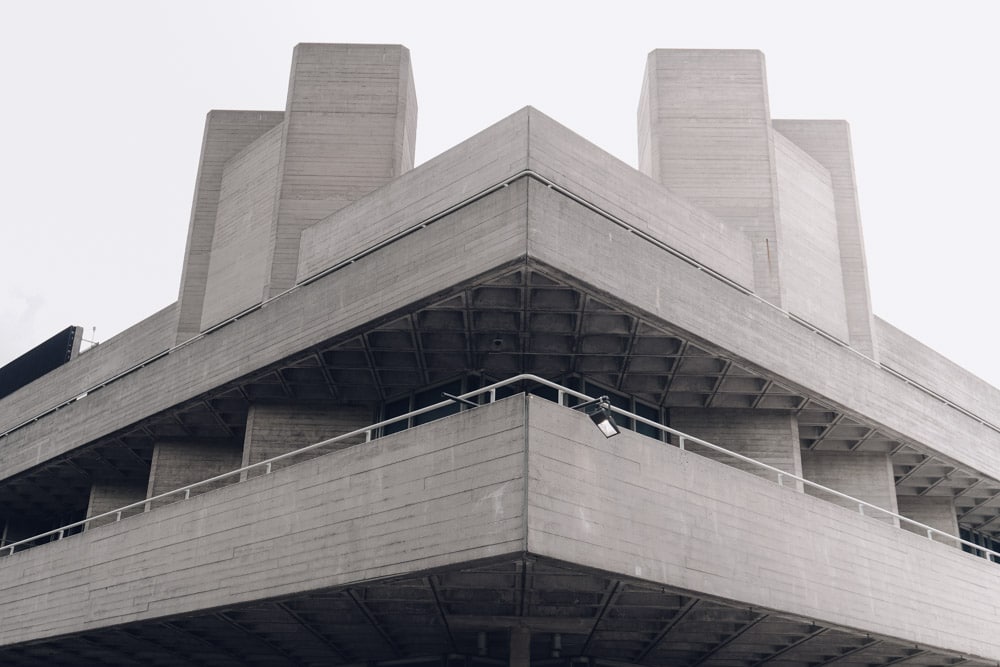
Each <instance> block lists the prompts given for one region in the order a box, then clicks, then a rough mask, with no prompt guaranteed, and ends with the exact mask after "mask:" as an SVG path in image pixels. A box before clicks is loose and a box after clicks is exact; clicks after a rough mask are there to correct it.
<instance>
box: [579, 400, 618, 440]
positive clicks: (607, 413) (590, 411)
mask: <svg viewBox="0 0 1000 667" xmlns="http://www.w3.org/2000/svg"><path fill="white" fill-rule="evenodd" d="M573 409H574V410H586V412H587V416H589V417H590V421H592V422H594V424H595V425H596V426H597V428H599V429H601V433H603V434H604V437H605V438H610V437H611V436H614V435H618V434H619V433H621V431H620V430H619V429H618V425H617V424H615V420H614V418H613V417H612V416H611V401H609V400H608V397H607V396H601V397H600V398H595V399H594V400H592V401H587V402H586V403H581V404H580V405H576V406H574V407H573Z"/></svg>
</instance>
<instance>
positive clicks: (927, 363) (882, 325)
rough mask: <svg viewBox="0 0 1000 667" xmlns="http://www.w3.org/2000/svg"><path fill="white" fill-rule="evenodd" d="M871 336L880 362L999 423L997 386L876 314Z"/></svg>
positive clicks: (999, 392)
mask: <svg viewBox="0 0 1000 667" xmlns="http://www.w3.org/2000/svg"><path fill="white" fill-rule="evenodd" d="M875 336H876V338H875V340H876V343H877V345H878V346H879V360H880V361H881V362H882V363H883V364H885V365H886V366H888V367H889V368H891V369H893V370H895V371H897V372H899V373H902V374H903V375H906V376H907V377H909V378H912V379H913V380H915V381H917V382H919V383H920V384H922V385H924V386H925V387H928V388H929V389H932V390H933V391H936V392H937V393H939V394H941V395H942V396H944V397H945V398H947V399H948V400H951V401H954V402H955V403H956V404H958V405H961V406H962V407H964V408H966V409H968V410H971V411H972V412H975V413H976V414H977V415H981V416H982V417H983V418H985V419H989V420H990V421H992V422H993V423H995V424H1000V389H997V388H996V387H994V386H993V385H991V384H990V383H989V382H986V381H985V380H982V379H980V378H979V377H977V376H976V375H974V374H973V373H971V372H970V371H967V370H966V369H964V368H962V367H961V366H959V365H958V364H956V363H955V362H954V361H952V360H950V359H948V358H947V357H945V356H944V355H942V354H941V353H940V352H937V351H935V350H933V349H931V348H929V347H927V346H926V345H924V344H923V343H921V342H920V341H918V340H917V339H916V338H913V337H912V336H910V335H909V334H907V333H906V332H904V331H901V330H899V329H897V328H896V327H894V326H893V325H891V324H889V323H888V322H886V321H885V320H883V319H881V318H879V317H876V318H875Z"/></svg>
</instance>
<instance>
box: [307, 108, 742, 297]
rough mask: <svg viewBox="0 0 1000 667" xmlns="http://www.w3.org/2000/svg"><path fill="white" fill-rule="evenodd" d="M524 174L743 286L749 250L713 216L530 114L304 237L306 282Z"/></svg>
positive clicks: (484, 134) (485, 134)
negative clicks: (530, 173) (537, 176)
mask: <svg viewBox="0 0 1000 667" xmlns="http://www.w3.org/2000/svg"><path fill="white" fill-rule="evenodd" d="M524 169H531V170H532V171H534V172H537V173H538V174H540V175H541V176H542V177H544V178H547V179H550V180H552V181H553V182H554V183H555V184H557V185H559V186H561V187H565V188H566V189H568V190H570V191H571V192H573V194H574V195H577V196H580V197H582V198H584V199H587V200H588V201H591V202H592V203H593V204H594V205H595V206H598V207H599V208H601V209H602V210H606V211H607V212H608V213H610V214H611V215H614V216H618V217H620V218H622V219H623V220H624V221H625V222H627V223H628V224H630V225H633V226H635V227H636V228H637V229H639V230H641V231H643V232H645V233H647V234H649V235H650V236H653V237H655V238H656V239H657V240H659V241H661V242H663V243H665V244H667V245H669V246H671V247H673V248H675V249H676V250H678V251H679V252H681V253H684V254H685V255H688V256H689V257H691V258H693V259H695V260H696V261H698V262H701V263H703V264H705V265H706V266H708V267H710V268H712V269H713V270H715V271H718V272H719V273H721V274H723V275H725V276H726V277H727V278H729V279H730V280H733V281H735V282H737V283H740V284H741V285H743V286H745V287H747V288H752V287H753V263H752V257H751V248H750V242H749V241H748V240H747V238H746V237H745V236H744V235H743V234H741V233H740V232H738V231H736V230H733V229H731V228H730V227H728V226H726V225H725V224H723V223H722V222H721V221H719V220H717V219H715V218H713V217H712V216H711V215H709V214H708V213H706V212H705V211H703V210H701V209H699V208H697V207H696V206H693V205H692V204H689V203H687V202H686V201H684V200H682V199H681V198H679V197H677V196H676V195H674V194H672V193H671V192H670V191H669V190H668V189H667V188H665V187H663V186H662V185H660V184H659V183H656V182H655V181H653V180H651V179H650V178H648V177H646V176H644V175H642V174H641V173H639V172H637V171H636V170H635V169H633V168H632V167H630V166H629V165H627V164H625V163H624V162H621V161H619V160H617V159H616V158H614V157H613V156H611V155H609V154H608V153H606V152H604V151H603V150H601V149H600V148H598V147H597V146H595V145H593V144H591V143H590V142H589V141H587V140H585V139H583V138H582V137H580V136H578V135H576V134H574V133H573V132H572V131H570V130H568V129H567V128H565V127H563V126H562V125H560V124H559V123H557V122H556V121H554V120H552V119H551V118H549V117H548V116H546V115H545V114H543V113H541V112H539V111H538V110H536V109H532V108H531V107H526V108H524V109H522V110H520V111H518V112H517V113H515V114H512V115H511V116H509V117H507V118H505V119H504V120H502V121H500V122H499V123H497V124H495V125H493V126H491V127H490V128H487V129H486V130H484V131H483V132H480V133H479V134H477V135H475V136H474V137H472V138H470V139H468V140H467V141H464V142H462V143H461V144H459V145H458V146H456V147H455V148H452V149H451V150H449V151H447V152H445V153H442V154H441V155H439V156H437V157H436V158H434V159H432V160H430V161H429V162H427V163H425V164H423V165H421V166H420V167H418V168H417V169H415V170H413V171H412V172H410V173H407V174H404V175H403V176H402V177H400V178H398V179H396V180H394V181H393V182H392V183H390V184H388V185H387V186H385V187H383V188H381V189H379V190H378V191H376V192H373V193H372V194H371V195H369V196H368V197H365V198H362V199H361V200H359V201H357V202H356V203H354V204H352V205H350V206H347V207H345V208H344V209H342V210H340V211H338V212H336V213H334V214H333V215H331V216H330V217H328V218H326V219H325V220H322V221H320V222H318V223H316V224H315V225H313V226H312V227H310V228H308V229H306V230H305V231H304V232H303V234H302V244H301V249H300V264H299V275H298V280H299V281H300V282H301V281H302V280H305V279H306V278H308V277H310V276H312V275H315V274H316V273H319V272H320V271H322V270H323V269H325V268H327V267H329V266H333V265H335V264H336V263H337V262H340V261H343V260H345V259H347V258H349V257H351V256H352V255H354V254H356V253H358V252H361V251H363V250H364V249H366V248H369V247H371V246H372V245H374V244H376V243H379V242H382V241H384V240H386V239H388V238H390V237H392V236H393V235H394V234H398V233H399V232H401V231H403V230H405V229H407V228H408V227H410V226H412V225H414V224H416V223H419V222H421V221H422V220H424V219H426V218H428V217H430V216H432V215H434V214H436V213H438V212H440V211H443V210H446V209H447V208H448V207H450V206H455V205H457V204H459V203H461V202H462V201H464V200H465V199H467V198H468V197H470V196H472V195H474V194H476V193H478V192H481V191H483V190H485V189H486V188H489V187H491V186H493V185H495V184H497V183H499V182H501V181H503V180H505V179H508V178H511V177H513V176H515V175H516V174H518V173H520V172H521V171H522V170H524Z"/></svg>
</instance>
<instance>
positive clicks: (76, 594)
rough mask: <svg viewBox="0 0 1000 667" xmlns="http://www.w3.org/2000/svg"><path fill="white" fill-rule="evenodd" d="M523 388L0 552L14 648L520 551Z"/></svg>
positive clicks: (4, 639) (7, 629) (0, 629)
mask: <svg viewBox="0 0 1000 667" xmlns="http://www.w3.org/2000/svg"><path fill="white" fill-rule="evenodd" d="M524 418H525V417H524V398H523V397H522V396H517V397H513V398H510V399H507V400H505V401H500V402H497V403H494V404H492V405H490V406H484V407H482V408H478V409H477V410H475V411H467V412H464V413H461V414H459V415H454V416H452V417H449V418H447V419H444V420H440V421H437V422H432V423H430V424H427V425H425V426H422V427H418V428H414V429H411V430H409V431H405V432H402V433H398V434H396V435H393V436H389V437H386V438H382V439H379V440H376V441H373V442H371V443H368V444H364V445H359V446H356V447H352V448H350V449H346V450H342V451H339V452H335V453H333V454H329V455H326V456H321V457H319V458H315V459H312V460H310V461H309V462H308V463H306V464H304V465H297V466H290V467H288V468H284V469H282V470H280V471H277V472H275V473H272V474H271V475H268V476H266V477H257V478H254V479H252V480H249V481H247V482H244V483H241V484H235V485H232V486H228V487H225V488H223V489H219V490H216V491H213V492H210V493H207V494H204V495H201V496H198V497H196V498H192V499H191V500H188V501H184V502H178V503H175V504H173V505H169V506H166V507H163V508H158V509H155V510H153V511H151V512H148V513H145V514H141V515H138V516H135V517H131V518H128V519H124V520H122V521H121V522H120V523H116V524H111V525H106V526H101V527H99V528H94V529H93V530H89V531H87V532H86V533H84V534H82V535H76V536H73V537H71V538H68V539H66V540H63V541H61V542H55V543H51V544H47V545H43V546H40V547H36V548H34V549H31V550H28V551H24V552H21V553H17V554H14V555H13V556H9V557H5V558H0V599H3V606H2V615H0V619H2V623H0V645H6V644H14V643H19V642H23V641H28V640H32V639H39V638H43V637H52V636H57V635H62V634H68V633H74V632H82V631H86V630H90V629H94V628H100V627H108V626H111V625H117V624H120V623H128V622H132V621H138V620H143V619H153V618H161V617H165V616H171V615H177V614H183V613H187V612H195V611H198V610H203V609H207V608H212V607H217V606H221V605H232V604H238V603H240V602H247V601H253V600H260V599H264V598H271V597H276V596H289V595H293V594H295V593H300V592H303V591H311V590H317V589H323V588H330V587H336V586H343V585H348V584H352V583H358V582H362V581H367V580H372V579H379V578H385V577H390V576H394V575H398V574H401V573H407V572H414V571H419V570H423V569H428V568H433V567H442V566H446V565H450V564H453V563H457V562H467V561H471V560H476V559H479V558H489V557H494V556H498V555H504V554H513V553H519V552H521V551H522V550H523V547H524V515H523V511H522V510H523V506H524V488H523V478H524V446H525V438H524Z"/></svg>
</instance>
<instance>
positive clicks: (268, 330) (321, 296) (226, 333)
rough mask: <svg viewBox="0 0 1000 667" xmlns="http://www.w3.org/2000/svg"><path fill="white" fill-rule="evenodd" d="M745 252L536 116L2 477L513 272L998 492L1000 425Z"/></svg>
mask: <svg viewBox="0 0 1000 667" xmlns="http://www.w3.org/2000/svg"><path fill="white" fill-rule="evenodd" d="M748 253H749V250H748V247H747V244H746V242H745V239H743V237H742V236H740V235H739V234H736V233H734V232H732V231H731V230H729V229H728V228H727V227H725V226H724V225H722V224H721V223H719V222H718V221H715V220H713V219H712V218H711V216H709V215H708V214H706V213H704V212H703V211H700V210H699V209H697V208H696V207H693V206H691V205H689V204H687V203H685V202H683V201H682V200H680V199H679V198H677V197H675V196H674V195H672V194H671V193H670V192H669V190H667V189H665V188H664V187H662V186H660V185H658V184H657V183H655V182H653V181H652V180H650V179H648V178H646V177H645V176H643V175H641V174H639V173H638V172H636V171H635V170H633V169H631V168H630V167H628V166H627V165H625V164H623V163H620V162H618V161H616V160H614V158H611V157H610V156H608V155H607V154H605V153H604V152H603V151H601V150H600V149H598V148H596V147H594V146H593V145H591V144H589V143H588V142H586V141H585V140H583V139H581V138H580V137H578V136H576V135H575V134H573V133H572V132H570V131H568V130H567V129H565V128H563V127H562V126H560V125H558V124H557V123H555V122H554V121H552V120H551V119H549V118H547V117H546V116H544V115H543V114H540V113H539V112H537V111H535V110H533V109H530V108H527V109H524V110H522V111H519V112H518V113H516V114H514V115H512V116H510V117H509V118H507V119H505V120H503V121H501V122H500V123H498V124H496V125H494V126H493V127H491V128H489V129H487V130H485V131H484V132H483V133H481V134H479V135H476V136H475V137H473V138H471V139H469V140H468V141H467V142H464V143H463V144H460V145H459V146H457V147H455V148H454V149H452V150H450V151H448V152H446V153H444V154H442V155H441V156H439V157H438V158H435V159H434V160H431V161H430V162H428V163H427V164H425V165H423V166H421V167H419V168H417V169H414V170H413V171H411V172H408V173H406V174H405V175H403V176H402V177H400V178H399V179H397V180H396V181H393V182H392V183H390V184H388V185H386V186H385V187H383V188H381V189H379V190H377V191H376V192H374V193H372V194H371V195H369V196H367V197H364V198H362V199H361V200H359V201H357V202H355V203H354V204H352V205H349V206H347V207H345V208H344V209H342V210H340V211H339V212H337V213H336V214H334V215H333V216H331V217H330V218H328V219H326V220H323V221H321V222H319V223H317V224H316V225H315V226H314V227H312V228H311V229H308V230H307V231H306V232H305V233H304V234H303V237H302V248H301V253H300V257H301V263H300V267H301V268H300V273H299V277H298V280H299V282H298V285H297V286H296V287H295V288H293V289H292V290H290V291H288V292H286V293H284V294H282V295H280V296H279V297H276V298H273V299H271V300H269V301H267V302H265V303H264V304H263V305H262V306H261V307H258V308H254V309H251V311H248V312H247V313H245V314H242V315H241V316H240V317H238V318H235V319H233V320H231V321H229V322H227V323H225V324H224V325H222V326H219V327H218V328H216V329H214V330H212V331H210V332H208V333H206V334H205V335H202V336H200V337H198V338H195V339H193V340H191V341H189V342H188V343H186V344H183V345H181V346H179V347H176V348H172V349H170V350H169V353H166V354H161V355H160V356H158V357H157V358H156V359H155V361H153V362H151V363H149V364H147V365H145V366H143V367H141V368H139V369H137V370H135V371H134V372H131V373H129V374H127V375H125V376H123V377H121V378H119V379H117V380H116V381H114V382H111V383H109V384H107V385H105V386H102V387H100V389H99V390H97V391H93V392H91V393H90V394H88V395H86V396H85V397H81V400H78V401H76V402H71V403H69V404H66V405H65V406H64V407H63V408H61V409H59V410H58V411H56V412H52V413H49V414H48V415H46V416H45V417H43V418H41V419H39V420H37V421H34V422H31V423H28V424H26V425H24V426H23V427H21V428H18V429H16V430H13V431H11V432H9V433H8V434H7V435H6V436H5V437H4V438H3V439H2V445H3V446H2V447H0V475H2V476H3V477H10V476H12V475H15V474H18V473H21V472H24V471H26V470H29V469H31V468H32V467H33V466H35V465H37V464H39V463H42V462H45V461H48V460H50V459H53V458H54V457H58V456H60V455H62V454H65V453H67V452H70V451H72V450H74V449H75V448H78V447H81V446H83V445H86V444H88V443H92V442H94V441H96V440H97V439H99V438H101V437H103V436H107V435H108V434H113V433H116V432H120V431H123V430H125V429H128V428H129V427H130V425H133V424H136V423H138V422H140V421H141V420H144V419H148V418H150V417H151V416H152V415H156V414H158V413H161V412H163V411H167V410H170V409H172V408H174V407H175V406H179V405H182V404H184V403H185V402H189V401H193V400H199V397H206V396H210V395H211V394H212V392H214V391H218V390H219V388H220V387H225V386H227V385H232V384H233V383H237V382H239V381H240V380H241V378H246V377H249V376H252V375H254V374H258V373H263V372H266V371H268V370H269V369H273V368H275V367H278V366H280V365H281V364H282V363H284V362H287V361H288V360H294V359H297V358H300V357H302V356H303V355H308V354H312V353H316V352H318V351H320V350H323V349H327V348H330V347H334V346H336V344H337V341H338V340H347V339H349V338H351V337H352V336H356V335H358V333H359V332H363V331H365V330H366V329H372V328H377V327H378V326H380V324H383V323H385V322H388V321H391V320H393V319H396V318H399V317H400V316H405V315H406V314H407V313H414V312H416V311H417V310H419V309H420V308H423V307H425V306H427V305H429V304H433V303H436V302H440V301H441V300H442V299H446V298H447V297H448V296H449V295H453V294H456V293H459V292H461V291H463V290H468V289H471V288H473V287H474V286H475V285H476V284H478V283H480V282H482V281H487V282H488V281H489V280H491V279H495V278H496V277H497V276H500V275H504V274H505V272H508V273H509V272H510V271H512V270H517V269H518V267H521V268H523V269H529V270H536V269H537V270H538V271H540V272H541V274H543V275H546V276H548V277H549V279H551V280H553V281H556V282H560V283H562V284H564V285H570V286H573V287H575V288H578V289H580V290H581V291H584V292H586V293H588V294H590V295H593V296H594V297H596V298H598V299H600V300H602V301H603V302H604V303H606V304H610V307H612V308H615V309H618V310H620V311H621V312H623V313H626V314H629V315H631V316H633V317H641V319H642V320H644V321H645V322H648V323H651V324H653V325H655V326H657V327H661V328H662V329H663V330H665V331H667V332H674V333H676V334H677V335H681V336H683V337H684V338H685V339H686V340H690V341H693V342H694V343H696V344H697V345H699V346H701V347H703V348H705V349H707V350H710V351H712V352H713V354H715V355H716V356H718V357H724V358H727V359H729V360H732V361H734V362H735V363H737V364H738V365H740V366H741V367H744V368H747V369H750V370H751V371H753V372H754V373H757V374H759V375H760V376H761V377H767V378H770V379H772V380H775V381H776V382H778V383H780V384H781V385H783V386H784V387H786V388H788V389H789V390H790V391H792V392H797V393H800V394H801V395H803V396H806V397H814V398H820V399H822V400H823V401H825V402H826V404H828V405H829V406H831V407H832V408H833V409H836V410H838V411H840V412H842V413H848V414H850V415H852V416H853V417H855V418H860V419H864V420H865V421H866V422H867V423H868V424H871V425H872V426H873V428H877V429H878V430H879V431H881V432H882V433H884V434H885V435H886V436H888V437H891V438H894V439H896V440H898V441H899V442H902V443H915V444H916V445H918V446H925V447H928V448H931V449H933V450H934V451H935V452H937V455H938V456H940V457H941V458H942V459H943V460H946V461H951V462H957V465H961V466H964V467H965V468H966V469H969V470H973V471H975V472H976V473H978V474H985V475H987V476H989V477H992V478H993V479H994V480H995V479H997V478H1000V433H998V432H997V430H996V429H995V428H993V427H992V426H991V425H990V424H989V423H985V422H984V421H980V420H977V419H975V418H973V417H970V416H969V415H967V414H965V413H963V412H961V411H959V410H956V409H954V408H952V407H950V406H948V405H946V404H944V403H942V402H941V400H940V398H938V397H935V396H933V395H931V394H929V393H927V392H926V391H922V390H920V389H919V388H916V387H914V386H912V385H911V384H910V383H908V382H907V381H906V380H905V379H902V378H900V377H898V376H897V375H894V374H891V373H888V372H886V371H885V370H884V369H883V368H882V367H881V366H879V365H878V364H876V363H874V362H872V361H871V360H869V359H867V358H865V357H863V356H860V355H858V354H856V353H854V352H853V351H852V350H850V348H847V347H845V346H844V345H842V344H841V343H839V342H838V341H836V340H833V339H831V338H830V337H828V336H824V335H821V334H820V333H817V332H816V331H814V330H813V329H811V328H809V327H807V326H803V324H802V323H801V322H799V321H797V320H795V319H793V318H791V317H790V316H788V315H787V314H786V313H784V312H782V311H780V310H778V309H775V308H774V307H772V306H771V305H769V304H767V303H766V302H764V301H762V300H760V299H759V298H757V297H756V296H754V295H753V294H752V292H751V289H750V288H751V287H752V285H751V282H752V278H751V270H750V260H749V254H748ZM490 305H491V304H488V303H487V304H484V307H486V308H488V307H490ZM531 307H532V306H530V305H525V306H524V308H526V309H529V310H530V308H531ZM171 315H172V313H171V312H170V311H164V314H163V315H162V316H157V318H159V319H157V320H156V322H157V323H160V319H163V320H164V321H166V318H168V317H169V316H171ZM153 319H154V318H151V322H152V320H153ZM160 324H162V323H160ZM95 354H96V353H95ZM86 356H87V355H84V356H83V357H82V358H81V359H79V360H77V361H76V362H74V363H78V364H86V363H89V362H87V361H86ZM73 365H74V364H72V363H71V364H67V365H66V366H67V368H66V369H65V371H63V369H60V370H58V371H56V372H54V373H53V374H51V375H52V376H53V377H51V378H49V377H47V378H42V379H41V380H39V381H38V382H36V383H33V384H32V385H31V387H29V388H25V389H24V390H22V391H21V392H18V393H17V394H14V395H12V396H11V397H8V398H7V399H5V401H4V403H5V405H4V406H3V407H4V408H5V409H4V412H3V413H2V417H3V420H4V423H3V425H2V427H0V428H3V429H8V428H10V427H11V426H13V425H16V424H18V420H21V419H24V418H25V412H26V410H27V407H26V405H27V403H26V401H28V399H29V398H30V403H31V405H35V406H38V405H42V406H44V405H49V404H60V402H63V401H68V400H69V399H71V398H73V397H74V396H76V395H77V394H79V393H80V392H82V391H85V390H86V389H88V388H89V387H90V385H87V384H84V382H85V381H87V380H88V379H89V378H90V377H92V376H93V373H87V374H79V373H77V374H74V373H75V371H74V369H73V368H70V367H72V366H73ZM522 366H523V364H522ZM102 368H104V369H106V370H107V376H108V377H111V376H113V375H114V374H115V373H116V372H118V371H120V370H122V369H121V368H113V367H111V366H110V365H108V366H102ZM57 374H58V376H57ZM75 383H79V384H78V385H77V384H75ZM29 390H30V392H31V394H30V396H29V394H28V393H26V392H28V391H29ZM800 407H801V406H800ZM983 488H992V487H990V484H989V483H988V484H986V485H985V487H983ZM987 497H989V496H987ZM976 503H978V500H976V501H974V502H972V504H973V505H975V504H976Z"/></svg>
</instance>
